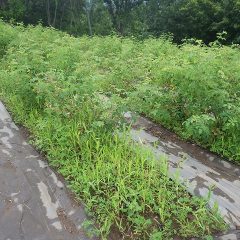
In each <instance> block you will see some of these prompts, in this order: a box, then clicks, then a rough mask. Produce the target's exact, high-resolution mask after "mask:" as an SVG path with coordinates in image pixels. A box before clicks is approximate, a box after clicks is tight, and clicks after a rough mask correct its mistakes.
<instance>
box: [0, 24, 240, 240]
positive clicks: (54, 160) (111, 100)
mask: <svg viewBox="0 0 240 240" xmlns="http://www.w3.org/2000/svg"><path fill="white" fill-rule="evenodd" d="M0 47H1V54H2V55H4V56H2V60H1V62H0V87H1V88H0V89H1V91H0V94H1V98H2V99H4V101H5V102H6V103H7V106H8V107H9V109H10V110H11V111H12V114H13V116H14V118H15V120H16V121H18V122H19V123H22V124H24V125H25V126H27V127H28V128H29V129H30V130H31V132H32V134H33V135H34V139H33V141H34V144H35V145H36V146H37V147H38V148H39V149H41V150H42V151H44V152H45V153H46V155H47V157H48V160H49V162H50V164H51V165H52V166H55V167H56V168H57V169H58V170H59V172H60V173H61V174H62V175H63V176H64V177H65V179H66V180H67V182H68V183H69V186H70V187H71V189H72V190H73V191H74V192H75V193H76V194H77V196H78V197H79V199H81V200H83V201H84V203H85V204H86V207H87V209H88V210H89V212H90V213H91V214H92V215H93V217H94V220H95V221H96V223H97V224H98V225H99V232H100V234H101V236H102V238H103V239H104V238H105V237H106V236H107V235H108V233H109V231H111V230H114V232H118V233H120V234H121V235H122V236H125V237H126V238H128V239H152V240H154V239H158V240H160V239H173V238H174V237H176V236H179V237H180V238H181V239H184V238H189V237H194V236H199V237H204V236H207V235H211V234H212V233H214V232H216V231H221V230H224V229H225V228H226V226H225V224H224V222H223V220H222V219H221V217H220V216H219V214H218V212H217V206H216V208H214V209H212V211H211V212H210V211H209V210H208V208H207V200H206V199H199V198H196V197H192V196H190V195H189V194H188V193H187V192H186V191H185V190H184V188H183V187H182V186H181V185H180V184H179V183H178V181H177V179H174V180H171V179H170V178H169V176H168V164H167V161H166V160H165V159H158V161H156V159H155V158H154V156H153V155H152V153H151V152H149V151H148V150H147V149H143V148H142V147H141V146H139V145H136V144H134V143H133V142H132V141H131V140H130V139H129V137H128V130H127V126H126V125H125V124H124V121H121V115H122V112H123V111H124V108H126V107H127V108H130V107H132V109H135V110H138V108H139V107H140V105H141V108H140V109H139V111H140V112H145V113H146V114H148V115H149V116H151V117H154V118H155V119H156V120H158V121H161V122H163V123H165V124H166V125H168V126H176V127H178V128H179V129H180V127H179V126H182V125H181V121H182V120H184V122H185V124H184V126H183V127H182V129H184V128H185V126H186V127H187V129H188V131H184V133H186V134H187V133H188V134H190V133H191V134H192V135H193V137H194V136H195V135H194V134H195V128H194V126H192V125H191V122H193V121H197V122H199V124H198V126H199V127H200V128H199V129H201V126H202V125H204V123H205V122H206V123H207V124H205V125H204V129H203V130H204V131H203V134H200V135H198V134H197V135H196V136H201V137H202V136H205V135H206V134H207V133H208V132H207V131H205V129H208V131H211V130H212V129H210V126H211V127H212V125H213V126H214V127H215V126H216V122H215V121H217V120H216V119H217V117H218V116H217V117H214V116H213V115H208V112H207V110H209V108H207V109H206V106H207V101H210V102H211V106H213V107H215V108H214V109H218V108H217V106H219V107H221V109H225V111H228V110H229V111H230V112H229V114H230V113H231V114H232V115H231V116H235V115H234V110H235V109H237V105H236V104H235V102H234V101H233V100H234V99H232V98H233V97H234V98H237V97H238V95H237V94H238V92H235V93H234V89H235V88H236V87H237V86H239V85H237V82H236V80H237V77H238V76H239V75H238V74H237V69H238V68H237V61H236V58H237V56H238V50H234V49H232V48H230V47H229V48H226V47H224V48H219V47H217V46H215V47H213V48H212V49H208V48H206V47H200V46H193V45H188V44H186V45H184V46H182V47H181V48H179V47H177V46H175V45H173V44H172V43H171V42H170V41H169V40H167V39H159V40H155V39H151V40H147V41H145V42H137V41H135V40H131V39H121V38H118V37H115V36H110V37H104V38H103V37H93V38H88V37H83V38H74V37H71V36H69V35H67V34H64V33H62V32H58V31H56V30H52V29H47V28H43V27H41V26H37V27H28V28H23V27H22V26H18V27H11V26H10V25H6V24H4V23H2V22H0ZM230 53H231V54H230ZM225 56H227V60H228V61H226V58H224V57H225ZM223 58H224V60H223ZM203 59H204V60H203ZM233 60H235V61H236V63H235V65H234V64H233V63H234V61H233ZM207 61H208V62H207ZM219 61H220V62H221V64H223V67H222V69H221V71H220V69H218V63H219ZM223 61H224V62H223ZM227 62H229V63H227ZM210 64H212V65H213V66H214V69H213V70H211V67H210V66H211V65H210ZM230 66H231V68H230ZM195 68H197V69H196V70H194V69H195ZM203 68H205V70H203ZM233 69H234V71H233ZM180 70H182V71H180ZM203 71H205V74H207V76H206V77H203V76H202V78H201V77H200V74H203ZM181 72H182V73H181ZM187 72H189V74H187ZM216 73H218V75H217V76H215V74H216ZM185 74H187V75H186V76H185ZM230 76H231V78H230ZM228 77H229V78H230V80H228V79H227V78H228ZM205 79H209V80H211V81H210V85H206V82H207V81H206V82H204V86H203V87H204V88H205V89H206V90H204V89H202V88H203V87H202V88H200V87H201V86H202V85H201V82H200V81H201V80H202V81H205ZM216 80H217V81H216ZM215 81H216V82H215ZM218 81H219V82H218ZM194 82H195V84H196V88H194V86H191V84H192V85H194ZM221 83H224V85H223V86H218V84H221ZM186 85H187V87H189V86H191V87H190V88H186ZM216 86H218V88H219V92H220V93H221V97H218V96H216V95H214V96H213V95H210V97H209V99H206V100H205V101H203V100H202V98H201V96H205V95H204V94H205V92H209V91H208V88H210V89H211V90H212V89H214V88H215V87H216ZM230 86H231V88H230ZM221 88H222V89H221ZM198 90H199V95H197V96H199V98H197V100H198V101H194V100H193V98H194V97H195V95H194V94H197V91H198ZM225 91H226V92H227V93H228V92H229V94H227V93H225ZM187 93H188V94H187ZM233 93H234V95H233V96H231V97H232V98H230V94H233ZM183 94H184V95H183ZM206 95H207V94H206ZM225 95H226V98H223V96H225ZM105 96H108V98H105ZM199 99H200V100H201V101H200V100H199ZM228 99H230V100H231V102H227V100H228ZM180 100H181V101H180ZM137 101H139V102H137ZM221 101H222V105H221V106H220V105H219V104H220V103H221ZM130 103H131V104H130ZM215 103H216V104H215ZM147 104H148V105H149V111H148V110H147V109H148V108H147ZM181 104H183V105H182V106H181ZM230 104H231V105H230ZM225 105H226V106H227V107H225ZM181 109H183V110H182V111H181ZM185 109H189V111H188V112H187V113H185ZM205 110H206V111H205ZM168 111H169V112H168ZM219 111H220V110H219ZM198 113H199V114H198ZM184 114H185V115H184ZM182 116H183V117H182ZM184 116H185V118H184ZM186 116H189V119H187V118H186ZM224 116H225V118H224V119H226V120H225V121H227V119H228V114H225V115H224ZM181 117H182V118H181ZM235 117H239V115H236V116H235ZM173 120H174V121H173ZM172 121H173V122H172ZM210 123H211V124H210ZM201 124H202V125H201ZM231 127H232V128H233V130H232V132H231V133H229V135H230V136H233V134H234V125H233V124H232V125H231ZM189 129H190V130H189ZM214 129H215V128H214ZM113 133H115V134H113ZM120 133H121V134H120ZM235 133H236V131H235ZM191 134H190V135H191ZM231 134H232V135H231ZM214 136H215V135H213V138H214ZM226 137H228V135H227V136H226ZM203 139H204V140H206V138H203ZM230 139H231V138H230ZM231 141H234V139H232V140H231ZM235 153H236V152H235Z"/></svg>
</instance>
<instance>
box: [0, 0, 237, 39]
mask: <svg viewBox="0 0 240 240" xmlns="http://www.w3.org/2000/svg"><path fill="white" fill-rule="evenodd" d="M0 18H3V19H4V20H7V21H17V22H23V23H24V24H37V23H39V22H41V23H42V24H43V25H44V26H52V27H54V28H57V29H60V30H63V31H67V32H68V33H70V34H74V35H78V36H79V35H80V36H81V35H84V34H89V35H109V34H111V33H117V34H119V35H122V36H134V37H138V38H146V37H148V36H155V37H158V36H160V35H162V34H170V35H172V36H173V40H174V41H175V42H177V43H181V41H182V39H184V38H188V39H190V38H196V39H202V40H203V41H204V42H205V43H209V42H212V41H214V40H216V36H217V33H220V32H223V31H226V32H227V36H226V43H240V0H37V1H36V0H0Z"/></svg>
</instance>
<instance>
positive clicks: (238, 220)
mask: <svg viewBox="0 0 240 240" xmlns="http://www.w3.org/2000/svg"><path fill="white" fill-rule="evenodd" d="M125 118H126V119H127V120H128V121H132V122H133V128H132V130H131V136H132V138H133V139H134V140H135V141H138V142H140V143H142V144H143V145H144V146H147V147H149V148H151V149H152V151H154V153H155V154H156V155H157V156H162V155H166V156H167V157H168V159H169V170H170V174H171V175H172V176H174V174H175V173H176V172H177V171H179V175H180V180H181V181H182V182H185V184H186V186H187V188H188V190H189V192H190V193H192V194H193V195H197V196H201V197H205V196H207V194H208V192H209V188H210V187H211V186H214V189H213V191H212V195H211V197H210V205H211V206H213V205H214V202H217V203H218V204H219V210H220V212H221V214H222V216H223V217H224V219H225V221H226V223H228V224H229V225H230V229H231V230H230V233H229V234H227V235H225V236H223V237H217V239H226V240H228V239H229V240H239V239H240V167H239V166H236V165H234V164H232V163H230V162H227V161H224V160H223V159H221V158H219V157H218V156H216V155H214V154H212V153H210V152H208V151H206V150H204V149H202V148H200V147H198V146H196V145H194V144H191V143H186V142H184V141H181V140H180V139H179V138H178V137H177V136H176V135H175V134H173V133H172V132H170V131H167V130H166V129H165V128H163V127H161V126H159V125H156V124H154V123H152V122H151V121H149V120H147V119H146V118H143V117H138V118H137V119H134V121H133V119H132V116H131V113H126V114H125Z"/></svg>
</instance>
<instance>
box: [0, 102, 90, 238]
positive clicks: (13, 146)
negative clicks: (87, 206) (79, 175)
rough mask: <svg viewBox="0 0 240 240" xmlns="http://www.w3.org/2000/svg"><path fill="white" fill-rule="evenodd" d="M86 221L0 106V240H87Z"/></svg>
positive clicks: (81, 208) (53, 173) (61, 184)
mask: <svg viewBox="0 0 240 240" xmlns="http://www.w3.org/2000/svg"><path fill="white" fill-rule="evenodd" d="M86 219H87V215H86V213H85V211H84V208H83V206H82V205H79V204H76V202H75V201H74V199H73V198H72V197H71V195H70V194H69V192H68V190H67V189H66V187H65V185H64V182H63V181H60V180H59V177H58V176H57V175H56V174H55V172H54V171H53V170H51V169H50V167H49V166H48V165H47V164H46V162H45V161H43V160H42V159H41V156H40V155H39V154H38V152H37V151H36V150H34V149H33V147H32V146H30V145H29V144H28V143H27V142H26V139H25V137H24V136H23V135H22V134H21V131H20V130H19V129H18V127H17V126H16V125H15V124H14V123H13V122H12V121H11V119H10V116H9V114H8V113H7V111H6V109H5V108H4V106H3V105H2V103H1V102H0V240H80V239H81V240H89V239H90V238H89V237H87V234H86V232H85V231H84V230H83V223H84V221H85V220H86Z"/></svg>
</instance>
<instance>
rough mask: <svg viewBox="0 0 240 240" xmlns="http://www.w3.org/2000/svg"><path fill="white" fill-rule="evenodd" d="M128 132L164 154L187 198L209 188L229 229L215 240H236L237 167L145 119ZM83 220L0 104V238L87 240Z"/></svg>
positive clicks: (239, 206)
mask: <svg viewBox="0 0 240 240" xmlns="http://www.w3.org/2000/svg"><path fill="white" fill-rule="evenodd" d="M126 118H127V119H128V120H129V119H131V115H130V114H126ZM131 134H132V137H133V139H134V140H136V141H138V142H140V143H142V144H144V146H147V147H150V148H151V149H152V150H153V151H154V152H155V153H156V155H157V156H160V155H163V154H165V155H166V156H167V157H168V158H169V169H170V172H171V175H172V176H174V174H175V173H176V171H177V169H180V178H181V180H182V181H184V183H185V184H186V186H187V188H188V190H189V192H191V193H192V194H194V195H198V196H206V194H207V193H208V189H209V187H210V186H212V185H214V186H215V189H214V190H213V194H212V196H211V201H210V205H212V204H213V203H214V202H215V201H217V202H218V204H219V208H220V212H221V214H222V215H223V217H224V219H225V221H226V222H227V223H228V224H230V227H231V229H230V231H229V232H228V233H225V234H222V235H221V236H220V235H219V236H216V238H215V239H218V240H238V239H240V230H239V229H240V168H239V167H237V166H235V165H233V164H231V163H229V162H226V161H224V160H222V159H220V158H219V157H217V156H216V155H214V154H212V153H209V152H207V151H205V150H203V149H201V148H199V147H198V146H194V145H192V144H190V143H186V142H183V141H181V140H178V139H177V138H176V137H175V136H174V134H172V133H170V132H167V131H166V130H165V129H164V128H161V127H160V126H157V125H155V124H153V123H151V122H150V121H148V120H147V119H145V118H138V119H137V121H136V122H135V124H134V126H133V129H132V131H131ZM183 159H184V160H183ZM186 181H187V182H186ZM87 219H88V218H87V215H86V213H85V211H84V207H83V206H82V205H80V204H78V203H76V201H74V199H73V197H72V196H71V194H70V193H69V191H68V190H67V188H66V187H65V184H64V181H62V180H61V179H60V178H59V177H58V176H57V175H56V174H55V172H54V171H53V170H52V169H51V168H50V167H49V166H48V165H47V163H46V162H45V161H44V160H43V159H42V157H41V156H40V155H39V153H38V152H37V151H36V150H35V149H34V148H33V147H32V146H31V145H29V144H28V143H27V142H26V137H25V136H24V134H23V133H22V132H21V130H19V129H18V127H17V126H16V125H15V124H14V123H13V122H12V120H11V118H10V116H9V114H8V112H7V111H6V109H5V108H4V106H3V105H2V103H1V102H0V240H80V239H81V240H89V239H93V238H89V237H88V236H87V233H86V232H85V231H84V228H83V224H84V221H85V220H87ZM114 240H115V239H114ZM116 240H117V239H116Z"/></svg>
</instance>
